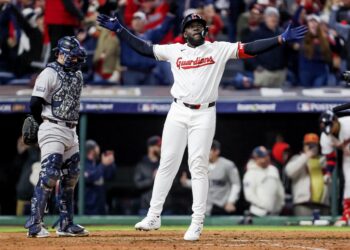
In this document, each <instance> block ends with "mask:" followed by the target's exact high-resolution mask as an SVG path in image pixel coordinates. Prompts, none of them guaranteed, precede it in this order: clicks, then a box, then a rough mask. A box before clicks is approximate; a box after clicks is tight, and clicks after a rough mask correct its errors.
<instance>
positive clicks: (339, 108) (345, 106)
mask: <svg viewBox="0 0 350 250" xmlns="http://www.w3.org/2000/svg"><path fill="white" fill-rule="evenodd" d="M347 109H350V103H345V104H342V105H339V106H336V107H334V108H333V109H332V110H333V112H334V113H338V112H340V111H344V110H347Z"/></svg>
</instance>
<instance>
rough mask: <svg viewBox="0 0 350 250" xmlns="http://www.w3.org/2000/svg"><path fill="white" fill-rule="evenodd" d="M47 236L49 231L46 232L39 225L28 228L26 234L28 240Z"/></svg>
mask: <svg viewBox="0 0 350 250" xmlns="http://www.w3.org/2000/svg"><path fill="white" fill-rule="evenodd" d="M49 236H50V233H49V231H47V229H46V228H45V227H44V226H43V225H41V224H35V225H33V226H32V227H30V228H29V230H28V233H27V237H28V238H47V237H49Z"/></svg>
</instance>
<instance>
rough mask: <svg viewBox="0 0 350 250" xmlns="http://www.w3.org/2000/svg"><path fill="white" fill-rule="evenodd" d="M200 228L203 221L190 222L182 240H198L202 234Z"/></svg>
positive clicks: (201, 228)
mask: <svg viewBox="0 0 350 250" xmlns="http://www.w3.org/2000/svg"><path fill="white" fill-rule="evenodd" d="M202 230H203V223H200V224H198V223H194V222H192V223H191V225H190V227H189V228H188V229H187V231H186V233H185V235H184V240H188V241H195V240H199V237H200V236H201V234H202Z"/></svg>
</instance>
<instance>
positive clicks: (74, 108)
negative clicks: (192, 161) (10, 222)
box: [23, 36, 88, 238]
mask: <svg viewBox="0 0 350 250" xmlns="http://www.w3.org/2000/svg"><path fill="white" fill-rule="evenodd" d="M54 50H55V51H56V56H57V60H56V61H55V62H52V63H49V64H48V65H47V67H46V68H45V69H44V70H43V71H42V72H41V73H40V75H39V76H38V78H37V80H36V82H35V86H34V89H33V93H32V97H31V100H30V109H31V115H32V116H30V117H29V118H27V120H26V122H25V124H24V126H23V130H24V133H23V137H24V141H25V142H27V143H29V144H30V143H33V141H31V139H34V140H35V139H37V140H38V143H39V146H40V150H41V165H42V166H41V172H40V176H39V181H38V184H37V185H36V187H35V189H34V195H33V198H32V200H31V215H30V218H29V219H28V221H27V222H26V224H25V228H27V229H28V237H41V238H43V237H48V236H49V232H48V231H47V230H46V228H45V227H44V223H43V216H44V211H45V207H46V203H47V200H48V198H49V196H50V193H51V191H52V189H53V188H54V187H55V186H56V184H57V182H58V181H59V185H58V186H59V188H58V189H59V191H58V193H59V199H58V200H59V212H60V217H59V220H58V221H57V222H56V223H55V225H54V226H56V225H58V227H57V230H56V233H57V235H58V236H86V235H88V232H87V231H86V230H85V229H84V228H83V227H82V226H80V225H76V224H74V223H73V214H74V211H73V210H74V204H73V201H74V198H73V195H74V188H75V185H76V183H77V181H78V177H79V166H78V164H79V160H80V158H79V142H78V136H77V134H76V125H77V123H78V119H79V108H80V95H81V91H82V87H83V76H82V72H81V71H80V66H81V64H82V63H84V62H85V59H86V52H85V49H84V48H82V47H81V46H80V44H79V42H78V40H77V39H76V38H75V37H70V36H65V37H63V38H61V39H60V40H59V41H58V45H57V48H55V49H54ZM28 124H29V125H28ZM30 124H34V125H33V127H34V128H35V127H36V126H37V125H40V126H39V131H38V134H37V138H36V136H35V134H34V135H33V134H32V135H31V137H30V136H29V135H30V134H31V133H33V131H35V129H32V130H31V129H28V127H30ZM26 129H27V133H25V132H26V131H25V130H26ZM28 131H29V132H28ZM26 136H29V138H25V137H26Z"/></svg>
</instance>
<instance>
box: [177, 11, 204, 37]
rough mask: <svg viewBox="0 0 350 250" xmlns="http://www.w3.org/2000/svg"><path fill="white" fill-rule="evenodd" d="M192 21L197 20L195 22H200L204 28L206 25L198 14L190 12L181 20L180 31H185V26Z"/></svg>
mask: <svg viewBox="0 0 350 250" xmlns="http://www.w3.org/2000/svg"><path fill="white" fill-rule="evenodd" d="M194 21H197V22H200V23H201V24H202V25H203V27H204V28H206V27H207V22H206V21H205V20H204V19H203V18H202V17H201V16H200V15H198V14H195V13H192V14H189V15H187V16H186V17H185V18H184V19H183V20H182V23H181V31H182V33H184V32H185V29H186V27H187V26H188V25H189V24H190V23H192V22H194Z"/></svg>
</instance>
